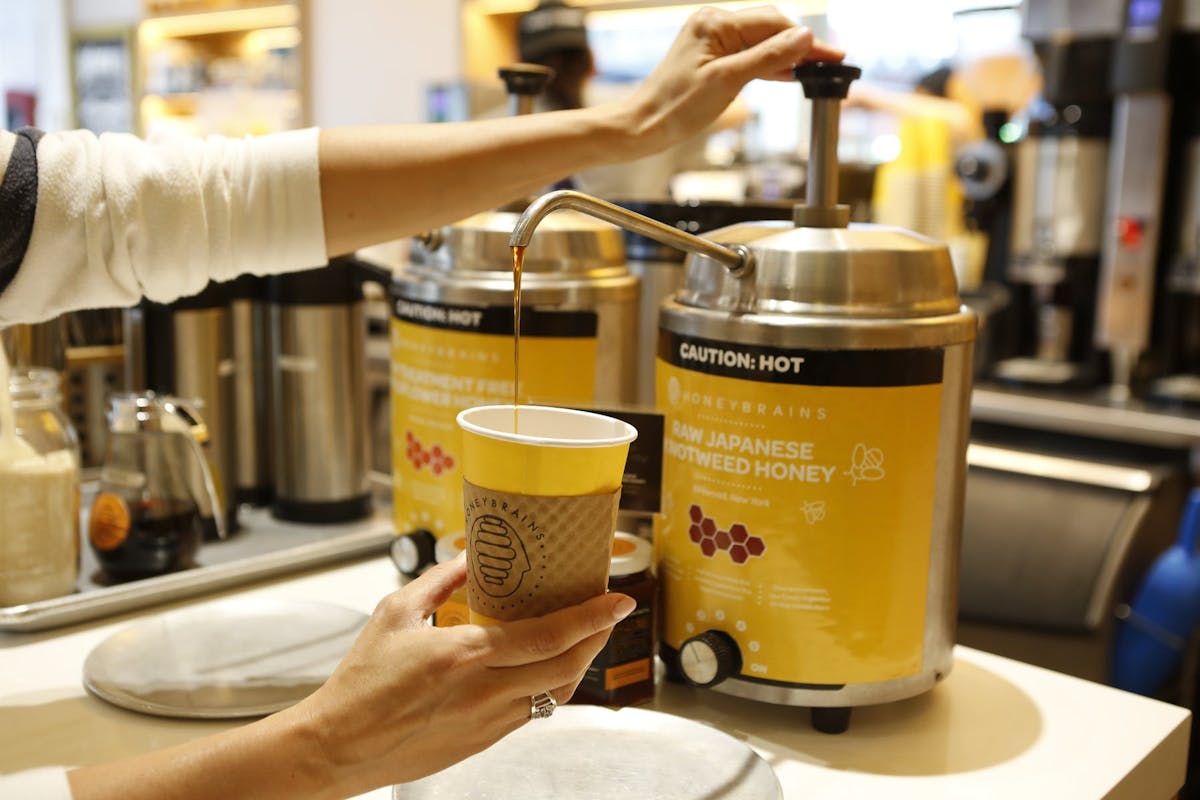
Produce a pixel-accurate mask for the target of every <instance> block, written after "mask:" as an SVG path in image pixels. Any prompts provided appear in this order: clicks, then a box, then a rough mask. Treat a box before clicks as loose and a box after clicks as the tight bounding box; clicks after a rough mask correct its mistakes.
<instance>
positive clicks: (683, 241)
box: [509, 189, 752, 275]
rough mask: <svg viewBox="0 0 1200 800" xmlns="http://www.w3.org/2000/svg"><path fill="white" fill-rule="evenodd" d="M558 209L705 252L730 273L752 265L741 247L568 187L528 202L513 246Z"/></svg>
mask: <svg viewBox="0 0 1200 800" xmlns="http://www.w3.org/2000/svg"><path fill="white" fill-rule="evenodd" d="M560 209H572V210H575V211H581V212H583V213H585V214H590V215H591V216H594V217H597V218H598V219H602V220H604V221H606V222H611V223H612V224H614V225H620V226H621V227H622V228H625V229H627V230H631V231H633V232H634V233H640V234H642V235H643V236H648V237H650V238H651V239H654V240H655V241H659V242H662V243H663V244H667V245H670V246H671V247H675V248H678V249H679V250H683V251H685V252H688V253H698V254H702V255H705V256H707V257H708V258H711V259H712V260H713V261H716V262H717V263H718V264H721V265H722V266H724V267H725V269H727V270H729V272H730V273H731V274H733V275H741V274H747V273H749V271H750V270H751V269H752V264H751V262H750V261H749V257H748V254H747V253H746V251H745V250H743V249H741V248H738V247H722V246H720V245H716V244H713V243H712V242H710V241H708V240H707V239H701V238H700V237H699V236H693V235H691V234H688V233H684V232H683V231H681V230H679V229H678V228H673V227H671V226H670V225H665V224H663V223H661V222H659V221H657V220H653V219H650V218H649V217H644V216H642V215H641V214H636V213H634V212H632V211H629V210H627V209H624V208H621V207H620V206H616V205H613V204H612V203H608V202H605V201H604V200H600V199H597V198H595V197H590V196H589V195H586V194H582V193H580V192H573V191H570V190H568V189H564V190H562V191H557V192H550V193H549V194H545V195H542V196H541V197H539V198H538V199H537V200H534V201H533V202H532V203H530V204H529V207H528V208H527V209H525V213H523V214H522V215H521V217H520V219H518V220H517V222H516V224H515V225H514V226H513V229H512V236H511V238H510V239H509V244H510V245H512V246H513V247H518V246H527V245H528V244H529V243H530V240H531V239H532V238H533V232H534V230H535V229H537V227H538V225H539V224H540V223H541V221H542V220H543V219H544V218H545V217H546V215H548V214H550V213H551V212H553V211H558V210H560Z"/></svg>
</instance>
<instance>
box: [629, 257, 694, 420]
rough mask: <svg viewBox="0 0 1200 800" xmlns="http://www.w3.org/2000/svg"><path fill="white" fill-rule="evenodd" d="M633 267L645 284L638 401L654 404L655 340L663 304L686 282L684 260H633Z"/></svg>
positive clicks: (640, 316) (640, 314)
mask: <svg viewBox="0 0 1200 800" xmlns="http://www.w3.org/2000/svg"><path fill="white" fill-rule="evenodd" d="M629 271H630V272H632V273H633V274H634V275H636V276H637V278H638V280H640V281H641V285H642V296H641V303H640V304H639V309H638V320H637V331H638V334H637V341H638V342H640V343H641V345H640V346H639V347H638V349H637V353H636V358H637V402H638V403H640V404H641V405H644V406H646V407H647V408H649V407H653V406H654V360H655V352H654V347H653V346H652V345H651V343H652V342H654V341H657V339H658V314H659V306H660V305H661V304H662V303H663V302H664V301H666V300H669V299H670V298H671V296H672V295H674V294H675V292H677V291H678V290H679V288H680V287H681V286H682V285H683V264H682V263H680V262H678V261H630V262H629Z"/></svg>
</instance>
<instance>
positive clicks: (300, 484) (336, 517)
mask: <svg viewBox="0 0 1200 800" xmlns="http://www.w3.org/2000/svg"><path fill="white" fill-rule="evenodd" d="M362 281H363V272H362V270H360V269H359V267H358V262H357V261H355V260H354V259H352V258H335V259H333V260H331V261H330V262H329V265H328V266H326V267H321V268H319V269H313V270H306V271H304V272H294V273H290V274H287V275H277V276H273V277H271V278H268V280H267V297H268V301H269V302H268V315H269V320H270V337H269V338H270V346H271V365H272V370H271V375H272V385H271V389H270V392H271V403H272V414H271V423H272V429H271V441H272V443H273V448H274V453H273V460H274V470H273V473H274V481H273V498H272V500H271V513H272V515H273V516H275V517H277V518H278V519H282V520H288V521H295V522H309V523H322V524H329V523H338V522H350V521H352V520H357V519H361V518H363V517H367V516H369V515H370V513H371V491H370V476H369V473H368V467H367V450H368V441H367V440H368V430H367V393H366V392H367V390H366V385H367V384H366V321H365V318H364V315H363V288H362Z"/></svg>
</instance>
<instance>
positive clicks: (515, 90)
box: [499, 64, 554, 96]
mask: <svg viewBox="0 0 1200 800" xmlns="http://www.w3.org/2000/svg"><path fill="white" fill-rule="evenodd" d="M499 74H500V80H502V81H504V87H505V88H506V89H507V90H508V93H509V94H518V95H525V96H537V95H539V94H541V93H542V91H543V90H544V89H545V88H546V85H547V84H548V83H550V81H552V80H554V70H552V69H550V68H549V67H543V66H542V65H541V64H510V65H508V66H507V67H501V68H500V70H499Z"/></svg>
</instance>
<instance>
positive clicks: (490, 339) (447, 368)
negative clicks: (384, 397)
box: [391, 303, 596, 538]
mask: <svg viewBox="0 0 1200 800" xmlns="http://www.w3.org/2000/svg"><path fill="white" fill-rule="evenodd" d="M405 305H406V306H408V307H415V308H417V309H419V310H420V311H421V312H424V313H427V314H429V315H431V316H432V315H436V314H440V316H439V317H438V320H439V321H444V320H446V319H449V321H450V322H455V321H457V320H460V319H461V320H465V321H466V322H467V323H469V322H471V321H472V320H476V321H478V320H479V319H480V318H482V320H483V321H484V322H485V323H486V322H487V319H488V317H487V315H489V314H494V312H497V311H498V310H497V309H494V308H489V309H485V310H473V309H469V308H465V309H464V308H451V307H447V306H435V305H431V304H416V303H406V304H405ZM499 311H501V312H506V313H507V319H508V332H507V333H493V332H480V331H479V330H462V329H457V328H455V327H446V326H442V327H436V326H433V325H428V324H422V323H421V322H418V321H413V320H411V319H404V318H401V317H399V316H393V318H392V329H391V335H392V369H391V384H392V386H391V396H392V474H393V484H394V492H395V496H394V500H395V522H396V528H397V530H401V531H408V530H413V529H416V528H424V529H426V530H429V531H431V532H432V533H433V534H434V536H437V537H438V538H441V537H442V536H444V535H446V534H450V533H455V532H461V531H462V529H463V503H462V466H461V461H462V435H461V432H460V431H459V429H458V425H457V424H456V423H455V416H457V414H458V412H459V411H462V410H463V409H464V408H470V407H471V406H478V405H489V404H494V403H511V402H512V399H513V338H512V334H511V330H512V308H511V306H510V307H508V308H507V309H499ZM522 313H523V315H524V313H525V312H524V311H523V312H522ZM552 313H553V312H542V315H541V316H542V317H543V318H544V317H548V316H550V315H551V314H552ZM567 314H575V315H583V316H589V317H590V318H591V324H592V328H593V331H594V326H595V319H594V315H591V314H590V312H562V314H561V315H562V316H565V315H567ZM473 315H478V316H473ZM412 316H416V314H415V313H413V314H412ZM529 316H530V317H531V319H532V321H533V322H534V323H536V322H537V320H538V318H539V315H538V314H536V313H532V314H530V315H529ZM462 327H466V324H464V325H463V326H462ZM484 327H486V325H485V326H484ZM525 327H526V326H525V325H522V334H521V402H523V403H524V402H543V403H565V404H570V403H586V402H589V401H591V399H592V398H593V396H594V394H595V384H596V337H595V335H594V332H593V334H592V335H590V336H589V335H578V332H577V331H576V332H574V333H573V335H566V336H541V335H537V334H536V333H532V334H531V333H530V332H528V331H526V330H525Z"/></svg>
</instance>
